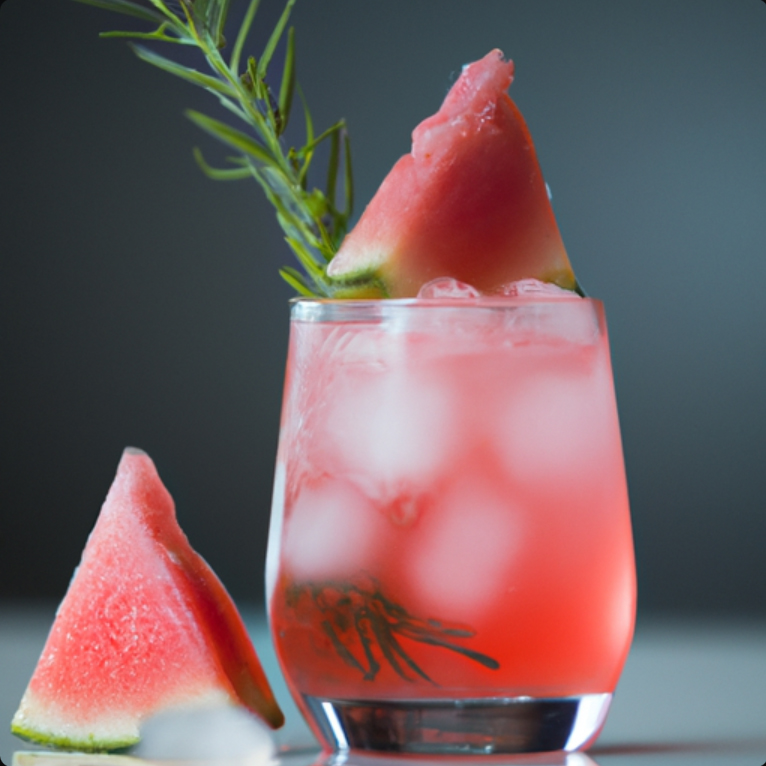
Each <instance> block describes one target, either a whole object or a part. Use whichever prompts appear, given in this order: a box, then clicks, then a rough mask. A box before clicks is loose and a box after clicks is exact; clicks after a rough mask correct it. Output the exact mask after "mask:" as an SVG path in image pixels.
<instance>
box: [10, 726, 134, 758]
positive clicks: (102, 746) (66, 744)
mask: <svg viewBox="0 0 766 766" xmlns="http://www.w3.org/2000/svg"><path fill="white" fill-rule="evenodd" d="M11 733H12V734H15V735H16V736H17V737H21V739H25V740H27V741H28V742H34V743H35V744H38V745H45V746H46V747H55V748H59V749H61V750H75V751H78V750H80V751H83V752H86V753H106V752H114V751H115V750H126V749H127V748H129V747H133V745H136V744H138V741H139V740H140V737H138V736H135V735H134V736H132V737H124V738H121V739H113V740H103V739H102V740H97V739H96V738H95V737H94V736H93V735H90V736H89V737H87V738H74V737H60V736H57V735H55V734H51V733H48V732H43V731H39V730H38V729H31V728H26V727H24V726H20V725H19V724H17V723H12V724H11Z"/></svg>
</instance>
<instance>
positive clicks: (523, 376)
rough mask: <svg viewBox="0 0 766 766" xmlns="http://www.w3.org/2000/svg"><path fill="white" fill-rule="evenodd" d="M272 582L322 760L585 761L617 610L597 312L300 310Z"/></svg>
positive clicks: (622, 537) (620, 568) (614, 491)
mask: <svg viewBox="0 0 766 766" xmlns="http://www.w3.org/2000/svg"><path fill="white" fill-rule="evenodd" d="M266 579H267V596H268V610H269V619H270V623H271V630H272V635H273V640H274V644H275V647H276V651H277V655H278V657H279V660H280V663H281V667H282V670H283V672H284V675H285V677H286V680H287V683H288V686H289V688H290V690H291V692H292V694H293V696H294V697H295V700H296V702H297V704H298V706H299V708H300V709H301V711H302V713H303V714H304V715H305V716H306V718H307V720H308V722H309V725H310V726H311V727H312V728H313V730H314V732H315V734H316V735H317V736H318V737H319V739H320V741H321V742H322V744H323V745H324V747H325V748H328V749H332V750H339V751H346V750H353V751H368V752H369V751H372V752H379V753H384V752H389V753H391V752H400V753H422V754H478V753H522V752H543V751H572V750H576V749H578V748H583V747H587V746H588V745H589V744H590V743H591V742H592V741H593V740H594V739H595V737H596V736H597V735H598V732H599V731H600V729H601V727H602V725H603V723H604V720H605V717H606V713H607V710H608V708H609V704H610V701H611V699H612V693H613V691H614V689H615V685H616V683H617V680H618V677H619V674H620V671H621V669H622V666H623V663H624V661H625V658H626V655H627V653H628V649H629V646H630V641H631V637H632V633H633V624H634V616H635V565H634V558H633V543H632V534H631V527H630V516H629V509H628V495H627V489H626V481H625V471H624V464H623V455H622V446H621V440H620V432H619V424H618V420H617V408H616V403H615V396H614V387H613V382H612V370H611V362H610V357H609V347H608V339H607V331H606V325H605V320H604V312H603V307H602V304H601V303H600V302H599V301H597V300H593V299H586V298H579V297H576V296H574V295H573V296H572V297H555V298H554V297H537V298H533V299H532V298H481V299H466V300H455V299H452V300H450V299H436V300H434V299H432V300H422V299H421V300H416V299H412V300H409V299H408V300H370V301H332V300H306V299H301V300H298V301H296V302H295V303H294V305H293V307H292V314H291V325H290V345H289V353H288V360H287V376H286V384H285V395H284V404H283V413H282V424H281V434H280V442H279V451H278V457H277V467H276V479H275V489H274V502H273V510H272V521H271V528H270V532H269V545H268V556H267V573H266Z"/></svg>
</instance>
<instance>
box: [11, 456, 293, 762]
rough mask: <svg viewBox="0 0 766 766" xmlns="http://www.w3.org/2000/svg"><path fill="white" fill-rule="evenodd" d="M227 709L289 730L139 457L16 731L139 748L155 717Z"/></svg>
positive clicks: (88, 747) (129, 462)
mask: <svg viewBox="0 0 766 766" xmlns="http://www.w3.org/2000/svg"><path fill="white" fill-rule="evenodd" d="M222 704H223V705H227V704H231V705H241V706H243V707H245V708H247V709H248V710H250V711H251V712H252V713H254V714H255V715H257V716H258V717H259V718H260V719H261V720H262V721H264V722H265V723H267V724H268V725H269V726H271V727H278V726H280V725H281V724H282V722H283V717H282V713H281V711H280V710H279V707H278V706H277V703H276V701H275V700H274V696H273V694H272V692H271V689H270V687H269V684H268V681H267V679H266V676H265V675H264V673H263V670H262V668H261V665H260V662H259V660H258V657H257V656H256V653H255V649H254V648H253V646H252V643H251V642H250V638H249V636H248V634H247V631H246V629H245V626H244V624H243V622H242V619H241V617H240V616H239V613H238V611H237V609H236V606H235V605H234V602H233V601H232V600H231V598H230V596H229V595H228V593H227V592H226V590H225V588H224V586H223V585H222V584H221V582H220V580H219V579H218V578H217V577H216V575H215V573H214V572H213V570H212V569H211V568H210V567H209V566H208V565H207V564H206V563H205V561H204V559H202V557H201V556H200V555H199V554H197V553H196V552H195V551H194V550H193V549H192V548H191V546H190V545H189V542H188V540H187V538H186V536H185V535H184V533H183V532H182V531H181V528H180V527H179V526H178V522H177V521H176V516H175V507H174V503H173V499H172V498H171V496H170V494H169V493H168V491H167V489H165V487H164V486H163V484H162V482H161V480H160V478H159V476H158V474H157V470H156V468H155V466H154V463H153V462H152V460H151V458H149V456H148V455H147V454H146V453H144V452H142V451H141V450H138V449H135V448H128V449H126V450H125V452H124V453H123V455H122V459H121V461H120V464H119V467H118V469H117V475H116V477H115V479H114V482H113V484H112V486H111V488H110V490H109V494H108V495H107V498H106V500H105V502H104V505H103V507H102V509H101V513H100V514H99V517H98V520H97V522H96V525H95V527H94V529H93V531H92V532H91V534H90V537H89V538H88V542H87V545H86V546H85V549H84V551H83V554H82V560H81V562H80V565H79V566H78V567H77V569H76V571H75V574H74V576H73V578H72V581H71V583H70V585H69V589H68V590H67V593H66V596H65V597H64V600H63V601H62V603H61V605H60V606H59V608H58V611H57V612H56V619H55V621H54V623H53V627H52V628H51V631H50V634H49V636H48V639H47V641H46V644H45V647H44V649H43V652H42V655H41V656H40V659H39V661H38V663H37V667H36V668H35V671H34V673H33V675H32V678H31V680H30V682H29V685H28V687H27V690H26V691H25V693H24V696H23V698H22V700H21V704H20V705H19V709H18V711H17V712H16V715H15V716H14V718H13V722H12V724H11V730H12V731H13V733H14V734H16V735H18V736H20V737H22V738H24V739H29V740H31V741H33V742H37V743H40V744H44V745H51V746H54V747H60V748H64V749H71V750H85V751H107V750H115V749H120V748H125V747H129V746H130V745H134V744H136V743H137V742H138V741H139V739H140V734H139V728H140V725H141V723H142V721H144V720H145V719H146V718H148V717H149V716H151V715H153V714H155V713H158V712H161V711H164V710H168V709H170V708H175V707H195V706H213V705H222Z"/></svg>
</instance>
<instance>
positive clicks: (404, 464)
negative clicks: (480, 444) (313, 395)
mask: <svg viewBox="0 0 766 766" xmlns="http://www.w3.org/2000/svg"><path fill="white" fill-rule="evenodd" d="M339 393H340V392H339ZM448 393H449V392H448V390H447V388H446V387H445V385H444V383H443V382H442V381H440V380H439V378H438V376H435V375H429V374H427V373H425V372H423V371H417V370H413V369H411V368H409V367H408V365H407V364H402V365H401V366H400V369H397V370H388V371H385V372H383V373H382V374H380V375H376V374H369V375H362V376H358V377H349V379H348V380H347V381H346V385H345V388H344V390H343V391H342V394H341V395H339V396H335V397H334V399H333V401H332V403H331V405H330V406H329V407H328V411H327V416H326V417H327V419H326V426H325V427H326V432H327V436H328V441H327V444H325V445H323V447H324V452H325V456H324V460H325V470H328V471H331V472H332V473H334V474H336V475H338V474H343V475H346V476H348V477H350V478H352V479H353V480H354V481H355V482H356V483H357V485H358V486H362V487H364V488H365V492H368V493H370V494H371V495H372V496H374V497H375V498H376V500H379V501H380V500H386V499H390V498H391V497H393V496H395V495H397V494H398V493H399V492H400V491H401V489H402V487H410V486H412V485H413V484H415V485H419V484H423V483H427V482H428V481H429V479H430V477H431V476H432V475H433V474H434V472H436V471H438V470H439V468H440V466H442V465H443V464H444V463H445V461H447V460H448V459H449V456H450V454H451V452H452V450H453V449H454V448H455V442H456V435H455V433H454V429H453V427H452V423H453V421H454V417H455V413H454V405H453V403H452V400H451V398H450V397H449V395H448Z"/></svg>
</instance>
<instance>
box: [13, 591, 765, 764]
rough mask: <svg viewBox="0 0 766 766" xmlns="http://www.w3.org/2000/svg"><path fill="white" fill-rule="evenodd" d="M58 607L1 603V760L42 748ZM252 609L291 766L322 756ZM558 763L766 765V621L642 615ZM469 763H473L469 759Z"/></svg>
mask: <svg viewBox="0 0 766 766" xmlns="http://www.w3.org/2000/svg"><path fill="white" fill-rule="evenodd" d="M54 608H55V607H54V606H53V605H50V606H39V605H38V606H19V605H15V606H8V605H6V606H1V605H0V758H2V760H3V762H4V763H5V764H8V765H9V766H10V764H11V760H12V754H13V753H14V751H17V750H33V749H34V748H33V747H32V746H30V745H29V744H28V743H25V742H23V741H22V740H19V739H17V738H16V737H14V736H13V735H11V734H10V732H9V730H8V723H9V722H10V719H11V718H12V716H13V713H14V711H15V709H16V706H17V705H18V702H19V699H20V698H21V695H22V693H23V691H24V688H25V687H26V684H27V681H28V680H29V676H30V675H31V673H32V670H33V668H34V666H35V663H36V661H37V658H38V656H39V654H40V651H41V649H42V646H43V643H44V641H45V637H46V635H47V632H48V629H49V627H50V624H51V622H52V619H53V611H54ZM244 616H245V621H246V623H247V625H248V628H249V630H250V633H251V635H252V637H253V641H254V643H255V645H256V649H257V651H258V654H259V656H260V657H261V659H262V662H263V665H264V668H265V670H266V673H267V675H268V676H269V679H270V680H271V681H272V684H273V686H274V690H275V694H276V695H277V699H278V700H279V703H280V705H281V706H282V708H283V710H284V711H285V715H286V718H287V723H286V725H285V727H284V728H283V729H282V730H280V732H279V733H278V735H277V738H278V745H279V746H280V748H281V749H282V751H283V752H285V751H286V752H288V755H283V756H282V757H281V761H282V762H283V766H305V764H310V763H312V762H313V761H315V760H316V758H315V755H314V748H315V742H314V740H313V737H312V735H311V734H310V732H309V730H308V728H307V727H306V725H305V724H304V723H303V721H302V720H301V717H300V715H299V714H298V712H297V710H296V708H295V706H294V704H293V703H292V700H291V699H290V696H289V694H288V692H287V689H286V687H285V685H284V682H283V681H282V678H281V674H280V672H279V669H278V666H277V662H276V658H275V656H274V651H273V649H272V646H271V642H270V640H269V636H268V631H267V629H266V625H265V621H264V619H263V617H262V615H259V614H258V613H257V612H247V611H245V612H244ZM3 721H5V722H6V723H2V722H3ZM43 755H44V753H43V751H40V753H39V756H38V759H37V760H38V762H39V766H50V764H49V763H48V764H46V763H45V762H44V759H43V758H42V756H43ZM351 760H359V759H351ZM479 760H481V759H479ZM491 761H492V763H493V764H498V762H499V761H498V760H497V759H496V758H492V759H491ZM504 761H507V762H508V763H509V764H510V763H514V764H523V763H540V761H539V760H535V759H530V758H516V759H511V758H509V759H502V760H501V761H500V762H504ZM374 762H375V764H376V766H384V763H385V761H384V760H383V759H375V760H374ZM548 762H549V763H550V760H548ZM554 762H557V763H560V764H566V766H660V765H661V766H687V764H688V765H691V764H696V765H698V766H707V764H710V766H713V764H715V765H716V766H763V765H764V764H765V763H766V622H764V623H747V622H734V621H728V622H723V621H721V622H701V621H700V622H695V621H649V620H644V621H642V620H641V619H639V624H638V628H637V630H636V637H635V641H634V643H633V648H632V650H631V653H630V657H629V658H628V662H627V664H626V666H625V670H624V673H623V676H622V679H621V681H620V685H619V687H618V689H617V693H616V695H615V699H614V703H613V705H612V709H611V712H610V714H609V718H608V720H607V723H606V726H605V728H604V731H603V733H602V735H601V737H600V738H599V740H598V742H597V743H596V744H595V745H594V746H593V747H592V748H591V749H590V750H589V751H588V753H587V755H584V754H574V755H570V756H569V757H568V758H566V759H564V758H563V757H559V758H558V759H557V760H556V761H554ZM132 763H133V764H135V763H136V762H135V760H133V761H132ZM399 763H401V761H399ZM418 763H420V764H423V763H424V761H422V760H421V761H418ZM460 764H463V766H465V760H463V759H461V760H460ZM92 766H99V765H98V764H96V763H94V764H92ZM104 766H106V764H104Z"/></svg>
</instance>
